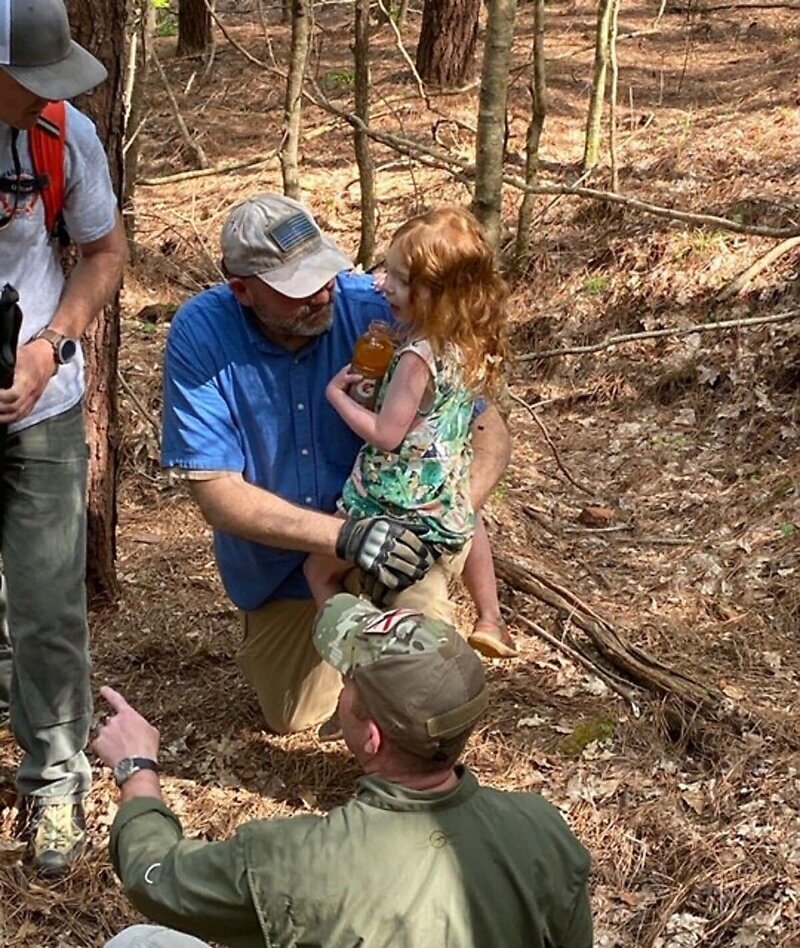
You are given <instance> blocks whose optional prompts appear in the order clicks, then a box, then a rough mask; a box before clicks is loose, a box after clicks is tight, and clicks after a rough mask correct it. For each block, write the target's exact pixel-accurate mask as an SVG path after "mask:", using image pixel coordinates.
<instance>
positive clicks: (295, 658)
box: [236, 544, 469, 734]
mask: <svg viewBox="0 0 800 948" xmlns="http://www.w3.org/2000/svg"><path fill="white" fill-rule="evenodd" d="M468 553H469V544H467V545H466V546H465V547H464V549H463V550H461V551H460V552H459V553H456V554H454V555H452V556H442V557H440V558H439V559H438V560H437V561H436V562H435V563H434V565H433V566H432V567H431V569H430V570H429V571H428V573H427V575H426V576H425V577H424V578H423V579H421V580H420V581H419V582H418V583H415V584H414V585H413V586H411V587H409V588H408V589H406V590H405V591H404V592H402V593H400V595H399V596H398V597H397V600H396V602H395V607H396V608H399V609H414V610H416V611H418V612H423V613H425V615H427V616H431V617H433V618H435V619H442V620H444V621H445V622H452V621H453V603H452V602H451V601H450V598H449V596H448V588H449V585H450V581H451V580H452V579H453V578H454V577H456V576H460V575H461V572H462V570H463V568H464V562H465V561H466V559H467V555H468ZM358 577H359V571H358V570H352V571H351V573H350V574H349V575H348V582H347V584H346V585H347V588H348V589H350V590H352V591H357V589H358ZM315 615H316V609H315V607H314V603H313V601H312V600H310V599H277V600H275V601H274V602H268V603H267V604H266V605H265V606H262V607H261V608H260V609H256V610H254V611H253V612H242V613H241V616H242V623H243V626H244V641H243V642H242V645H241V647H240V649H239V652H238V654H237V656H236V660H237V662H238V664H239V668H240V669H241V671H242V674H243V675H244V677H245V678H246V679H247V681H248V682H249V683H250V685H251V686H252V687H253V689H254V690H255V693H256V695H257V697H258V703H259V705H260V706H261V711H262V713H263V715H264V720H265V721H266V722H267V725H268V726H269V727H270V729H271V730H273V731H275V732H276V733H278V734H287V733H289V732H292V731H302V730H303V729H304V728H307V727H313V726H314V725H315V724H321V723H322V722H323V721H326V720H327V719H328V718H329V717H330V716H331V714H333V711H334V709H335V708H336V702H337V699H338V697H339V692H340V691H341V687H342V682H341V678H340V676H339V673H338V672H337V671H335V670H334V669H333V668H331V666H330V665H327V664H326V663H325V662H323V661H322V659H321V658H320V657H319V655H318V653H317V650H316V649H315V648H314V642H313V640H312V638H311V632H312V627H313V623H314V617H315Z"/></svg>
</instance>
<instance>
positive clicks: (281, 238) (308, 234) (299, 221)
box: [269, 214, 319, 253]
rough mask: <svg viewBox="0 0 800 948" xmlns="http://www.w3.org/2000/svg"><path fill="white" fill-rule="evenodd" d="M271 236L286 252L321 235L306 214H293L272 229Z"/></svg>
mask: <svg viewBox="0 0 800 948" xmlns="http://www.w3.org/2000/svg"><path fill="white" fill-rule="evenodd" d="M269 235H270V237H272V238H273V240H274V241H275V243H276V244H277V245H278V246H279V247H280V248H281V250H282V251H283V252H284V253H289V251H291V250H294V249H295V247H299V246H300V245H301V244H306V243H308V242H309V241H311V240H316V238H317V237H319V231H318V230H317V228H316V227H315V226H314V223H313V221H312V220H311V218H310V217H308V216H307V215H306V214H292V216H291V217H287V218H286V219H285V220H282V221H281V222H280V223H278V224H276V225H275V226H274V227H272V228H271V229H270V232H269Z"/></svg>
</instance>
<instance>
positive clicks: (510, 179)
mask: <svg viewBox="0 0 800 948" xmlns="http://www.w3.org/2000/svg"><path fill="white" fill-rule="evenodd" d="M206 5H207V7H208V8H209V10H210V9H211V5H210V3H209V0H206ZM211 15H212V18H213V20H214V22H215V23H216V24H217V26H218V27H219V29H220V32H221V33H222V35H223V36H224V37H225V39H226V40H228V42H229V43H230V44H231V46H233V47H234V49H236V50H237V51H238V52H239V53H240V54H241V55H242V56H244V58H245V59H247V61H248V62H250V63H252V64H253V65H255V66H258V67H259V68H260V69H264V70H266V71H267V72H270V73H272V74H273V75H276V76H280V78H282V79H283V80H286V73H285V72H284V71H283V70H281V69H276V68H275V67H274V66H270V65H269V64H268V63H265V62H262V60H260V59H258V58H256V57H255V56H253V54H252V53H250V52H249V51H248V50H247V49H245V48H244V46H242V45H241V43H238V42H237V41H236V40H235V39H234V38H233V37H232V36H231V35H230V33H229V32H228V31H227V30H226V28H225V26H224V24H223V23H222V21H221V20H220V18H219V17H218V16H217V14H216V13H213V12H212V14H211ZM623 38H624V37H620V39H623ZM309 82H310V84H311V86H312V88H313V90H314V92H313V95H312V94H311V93H310V92H308V91H307V90H306V91H304V92H303V96H304V98H306V99H307V100H308V101H309V102H310V103H311V104H313V105H316V106H317V108H320V109H322V110H323V111H325V112H328V113H329V114H330V115H336V116H338V117H339V118H341V119H343V120H344V121H346V122H347V123H348V124H349V125H351V126H353V127H354V128H359V129H360V130H361V131H363V132H364V134H365V135H367V136H368V137H370V138H372V139H373V140H375V141H377V142H381V143H382V144H384V145H387V146H388V147H389V148H391V149H393V150H394V151H397V152H399V153H400V154H402V155H406V156H408V157H409V158H414V159H416V160H417V161H419V162H420V163H421V164H426V165H428V166H430V167H434V168H440V169H442V170H444V171H447V172H449V173H450V174H455V176H456V177H457V178H458V177H460V178H466V179H469V180H472V179H474V176H475V166H474V164H472V163H470V162H468V161H465V160H463V159H460V158H457V157H455V156H454V155H450V154H448V153H447V152H444V151H442V150H441V149H438V148H431V147H430V146H426V145H423V144H422V143H420V142H415V141H412V140H411V139H409V138H405V137H404V136H400V135H394V134H391V133H388V132H381V131H378V130H377V129H374V128H371V127H369V126H367V125H365V124H364V123H363V122H362V121H361V120H360V119H359V117H358V116H357V115H355V114H354V113H352V112H349V111H347V110H346V109H340V108H339V107H338V106H336V105H334V104H333V103H332V102H331V101H330V100H329V99H328V98H327V96H326V95H325V94H324V93H323V91H322V89H321V88H320V86H319V84H318V83H317V82H316V81H315V80H314V79H313V78H311V77H309ZM502 181H503V183H504V184H508V185H509V186H510V187H513V188H516V189H517V190H520V191H523V192H529V193H531V194H549V195H564V196H572V197H580V198H587V199H589V200H593V201H606V202H608V203H610V204H619V205H622V206H625V207H630V208H632V209H633V210H638V211H642V212H643V213H645V214H650V215H652V216H653V217H659V218H662V219H664V220H673V221H679V222H680V223H684V224H691V225H694V226H703V227H717V228H719V229H720V230H725V231H730V232H731V233H734V234H746V235H748V236H752V237H774V238H776V239H779V240H780V239H784V238H787V237H797V236H800V227H788V228H780V227H759V226H752V225H748V224H741V223H739V222H738V221H733V220H730V219H728V218H727V217H718V216H716V215H715V214H693V213H690V212H688V211H677V210H673V209H671V208H667V207H662V206H661V205H659V204H651V203H649V202H648V201H640V200H639V199H638V198H632V197H626V196H625V195H622V194H615V193H614V192H613V191H600V190H598V189H597V188H584V187H577V186H570V185H560V184H542V183H536V184H527V183H526V182H525V180H524V179H523V178H520V177H519V176H518V175H510V174H504V175H502Z"/></svg>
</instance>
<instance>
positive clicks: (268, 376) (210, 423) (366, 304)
mask: <svg viewBox="0 0 800 948" xmlns="http://www.w3.org/2000/svg"><path fill="white" fill-rule="evenodd" d="M373 319H383V320H387V321H390V320H391V311H390V309H389V307H388V305H387V303H386V301H385V299H384V297H383V296H382V295H381V294H380V293H379V292H378V291H377V290H376V289H375V285H374V282H373V280H372V277H370V276H364V275H357V274H350V273H343V274H340V275H339V277H337V280H336V286H335V294H334V317H333V323H332V326H331V328H330V329H329V330H328V331H327V332H325V333H323V334H322V335H321V336H317V337H315V338H313V339H312V340H310V341H309V342H308V344H307V345H305V346H304V347H303V348H302V349H300V350H299V351H297V352H291V351H289V350H288V349H284V348H283V347H281V346H279V345H276V344H275V343H273V342H271V341H270V340H269V339H267V338H266V337H265V336H264V335H263V334H262V333H261V332H260V331H259V330H258V328H257V327H256V325H255V323H254V321H253V318H252V316H250V315H248V313H247V311H246V310H245V309H244V308H243V307H242V306H241V305H240V304H239V303H238V302H237V300H236V299H235V297H234V296H233V293H232V292H231V290H230V288H229V287H228V286H217V287H214V288H213V289H210V290H206V291H205V292H203V293H201V294H199V296H196V297H195V298H194V299H191V300H189V301H188V302H187V303H185V304H184V305H183V306H182V307H181V308H180V310H179V311H178V313H177V315H176V316H175V319H174V320H173V322H172V327H171V329H170V334H169V339H168V341H167V351H166V357H165V364H164V428H163V450H162V464H163V466H164V467H167V468H169V467H178V468H182V469H185V470H189V471H191V470H196V471H233V472H236V473H241V474H242V476H243V477H244V479H245V481H247V482H248V483H250V484H255V485H257V486H259V487H263V488H265V489H267V490H269V491H272V492H273V493H275V494H278V495H279V496H280V497H283V498H284V499H286V500H289V501H292V502H294V503H297V504H300V505H302V506H307V507H309V508H315V509H317V510H324V511H332V510H334V509H335V506H336V500H337V498H338V497H339V494H340V493H341V490H342V486H343V484H344V482H345V480H346V479H347V477H348V475H349V474H350V471H351V469H352V467H353V462H354V461H355V458H356V454H357V453H358V449H359V448H360V446H361V441H360V440H359V439H358V438H357V437H356V436H355V435H354V434H353V432H352V431H350V429H349V428H348V427H347V425H346V424H345V423H344V422H343V421H342V419H341V418H340V417H339V415H338V414H337V413H336V412H335V411H334V409H333V408H332V407H331V406H330V404H329V403H328V400H327V399H326V398H325V387H326V386H327V384H328V382H329V381H330V379H331V378H332V377H333V376H334V375H335V374H336V372H338V371H339V369H340V368H341V367H342V366H343V365H345V364H346V363H347V362H349V361H350V358H351V355H352V352H353V346H354V345H355V342H356V340H357V339H358V337H359V336H360V335H361V333H362V332H363V331H364V330H365V329H366V327H367V326H368V324H369V323H370V321H371V320H373ZM214 551H215V554H216V559H217V565H218V567H219V571H220V575H221V576H222V581H223V583H224V585H225V589H226V591H227V593H228V595H229V596H230V598H231V599H232V600H233V602H234V603H235V604H236V605H237V606H239V608H241V609H247V610H252V609H257V608H259V607H260V606H262V605H263V604H264V603H265V602H267V601H269V600H271V599H279V598H284V597H286V598H292V599H299V598H307V597H309V596H310V592H309V589H308V586H307V584H306V581H305V578H304V576H303V571H302V563H303V560H304V559H305V556H306V554H305V553H302V552H298V551H295V550H281V549H277V548H275V547H269V546H264V545H263V544H260V543H253V542H251V541H249V540H243V539H241V538H240V537H235V536H232V535H231V534H228V533H224V532H222V531H219V530H216V531H215V532H214Z"/></svg>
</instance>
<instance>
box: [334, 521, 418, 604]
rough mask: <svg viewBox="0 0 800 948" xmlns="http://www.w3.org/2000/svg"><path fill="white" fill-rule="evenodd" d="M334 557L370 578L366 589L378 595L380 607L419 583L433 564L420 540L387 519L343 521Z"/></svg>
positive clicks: (401, 525)
mask: <svg viewBox="0 0 800 948" xmlns="http://www.w3.org/2000/svg"><path fill="white" fill-rule="evenodd" d="M336 555H337V556H338V557H339V559H340V560H348V561H349V562H351V563H354V564H355V565H356V566H360V567H361V569H362V570H363V571H364V572H365V573H366V574H367V576H368V577H370V579H371V581H372V582H371V583H368V585H370V586H371V587H373V588H374V589H375V591H376V593H378V599H379V600H380V602H378V603H377V604H379V605H388V603H389V599H390V598H391V594H393V593H397V592H399V591H400V590H401V589H405V588H406V587H407V586H410V585H411V584H412V583H416V582H417V580H420V579H422V577H423V576H424V575H425V574H426V573H427V572H428V570H429V569H430V568H431V564H432V563H433V555H432V554H431V551H430V550H429V549H428V548H427V547H426V546H425V544H424V543H423V542H422V540H420V539H419V537H417V536H415V535H414V533H413V531H412V530H411V529H410V528H409V527H407V526H406V525H404V524H403V523H401V522H400V521H398V520H390V519H389V518H388V517H368V518H367V519H365V520H350V519H347V520H345V522H344V524H342V529H341V530H340V531H339V536H338V537H337V538H336ZM380 587H383V591H382V592H379V590H380ZM387 596H388V597H389V599H387V598H386V597H387Z"/></svg>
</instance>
